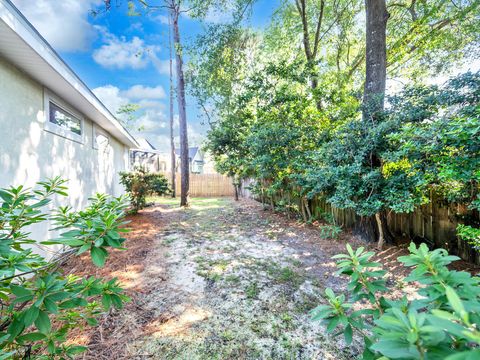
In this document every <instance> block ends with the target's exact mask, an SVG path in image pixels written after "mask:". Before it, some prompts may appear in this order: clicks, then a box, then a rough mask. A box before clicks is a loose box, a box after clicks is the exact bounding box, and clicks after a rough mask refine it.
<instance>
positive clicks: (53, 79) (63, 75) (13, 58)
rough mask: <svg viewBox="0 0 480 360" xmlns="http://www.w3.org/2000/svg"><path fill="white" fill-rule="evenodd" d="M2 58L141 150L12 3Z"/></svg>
mask: <svg viewBox="0 0 480 360" xmlns="http://www.w3.org/2000/svg"><path fill="white" fill-rule="evenodd" d="M0 56H2V57H4V58H5V59H7V60H8V61H9V62H11V63H12V64H14V65H15V66H16V67H17V68H19V69H21V70H22V71H24V72H25V73H27V74H28V75H29V76H31V77H32V78H33V79H35V80H36V81H38V82H39V83H40V84H41V85H43V86H45V87H46V88H48V89H49V90H51V91H52V92H54V93H56V94H57V95H58V96H59V97H61V98H62V99H63V100H65V101H66V102H68V103H69V104H70V105H71V106H72V107H75V108H76V110H78V111H80V112H81V113H83V115H85V116H86V117H87V118H89V119H90V120H92V121H93V122H95V123H96V124H98V125H99V126H101V127H102V128H104V129H105V130H106V131H108V132H109V133H110V134H111V135H112V136H114V137H115V138H116V139H117V140H119V141H120V142H122V143H123V144H125V145H127V146H128V147H129V148H136V147H138V146H139V145H138V143H137V141H136V140H135V138H134V137H133V136H132V135H131V134H130V133H129V132H128V131H127V130H126V129H125V128H124V127H123V126H122V125H121V124H120V123H119V122H118V120H117V119H116V118H115V116H114V115H113V114H112V113H111V112H110V111H109V110H108V109H107V108H106V107H105V105H104V104H103V103H102V102H101V101H100V100H99V99H98V98H97V97H96V96H95V94H93V92H92V91H91V90H90V89H89V88H88V86H87V85H86V84H85V83H84V82H83V81H82V80H81V79H80V78H79V77H78V76H77V75H76V74H75V73H74V72H73V70H72V69H71V68H70V67H69V66H68V65H67V64H66V63H65V62H64V61H63V60H62V59H61V58H60V56H59V55H58V54H57V53H56V52H55V50H54V49H53V48H52V47H51V46H50V45H49V44H48V43H47V41H46V40H45V39H44V38H43V37H42V36H41V35H40V34H39V33H38V32H37V31H36V30H35V28H34V27H33V26H32V25H31V24H30V23H29V22H28V20H27V19H26V18H25V17H24V16H23V15H22V13H21V12H20V11H19V10H18V9H17V8H16V7H15V6H14V5H13V4H12V3H11V2H10V0H0Z"/></svg>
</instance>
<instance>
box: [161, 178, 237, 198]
mask: <svg viewBox="0 0 480 360" xmlns="http://www.w3.org/2000/svg"><path fill="white" fill-rule="evenodd" d="M162 174H163V175H165V177H166V178H167V179H168V181H169V183H170V186H171V179H172V176H171V174H170V173H169V172H162ZM180 180H181V176H180V173H176V187H175V191H176V192H177V194H180ZM234 195H235V188H234V187H233V184H232V179H231V178H229V177H228V176H224V175H221V174H190V196H191V197H215V196H234Z"/></svg>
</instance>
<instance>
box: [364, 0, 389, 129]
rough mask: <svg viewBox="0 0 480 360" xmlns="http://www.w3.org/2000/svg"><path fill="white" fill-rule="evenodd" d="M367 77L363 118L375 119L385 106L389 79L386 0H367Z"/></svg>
mask: <svg viewBox="0 0 480 360" xmlns="http://www.w3.org/2000/svg"><path fill="white" fill-rule="evenodd" d="M365 8H366V21H367V23H366V24H367V28H366V33H367V37H366V45H367V47H366V78H365V89H364V93H363V106H364V110H363V120H364V121H368V120H372V119H373V120H374V119H375V118H376V116H377V115H378V113H379V112H381V111H382V110H383V108H384V99H385V84H386V80H387V20H388V16H389V15H388V12H387V5H386V2H385V0H365Z"/></svg>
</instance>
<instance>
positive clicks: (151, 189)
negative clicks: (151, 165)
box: [120, 168, 170, 213]
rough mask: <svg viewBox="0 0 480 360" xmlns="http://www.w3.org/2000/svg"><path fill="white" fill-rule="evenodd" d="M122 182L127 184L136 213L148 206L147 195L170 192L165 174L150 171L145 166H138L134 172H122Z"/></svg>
mask: <svg viewBox="0 0 480 360" xmlns="http://www.w3.org/2000/svg"><path fill="white" fill-rule="evenodd" d="M120 183H121V184H122V185H123V186H125V190H126V191H127V193H128V194H129V195H130V202H131V205H132V210H133V212H134V213H136V212H138V210H141V209H143V208H144V207H145V206H146V203H147V196H149V195H158V196H161V195H164V194H168V193H169V192H170V189H169V187H168V180H167V178H166V177H165V176H163V175H162V174H154V173H149V172H147V171H146V170H145V169H143V168H136V169H135V170H134V171H132V172H121V173H120Z"/></svg>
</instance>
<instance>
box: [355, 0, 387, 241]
mask: <svg viewBox="0 0 480 360" xmlns="http://www.w3.org/2000/svg"><path fill="white" fill-rule="evenodd" d="M365 9H366V72H365V88H364V93H363V114H362V115H363V121H365V122H376V121H378V120H379V119H380V117H381V113H382V112H383V109H384V103H385V86H386V81H387V21H388V17H389V14H388V12H387V5H386V1H385V0H365ZM371 158H372V159H374V160H373V163H374V164H375V165H374V166H381V162H380V159H379V157H378V154H376V153H372V154H371ZM360 228H361V230H362V233H364V235H365V236H366V237H367V239H368V238H370V237H371V236H372V235H373V236H375V235H376V236H377V241H378V247H379V248H380V249H381V248H382V247H383V244H384V243H385V241H386V237H388V239H390V236H389V234H390V232H389V231H388V228H387V221H386V219H385V220H384V216H383V214H382V213H381V212H378V213H376V214H375V219H374V220H373V219H371V218H370V219H366V221H365V222H363V221H362V224H360Z"/></svg>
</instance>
